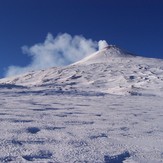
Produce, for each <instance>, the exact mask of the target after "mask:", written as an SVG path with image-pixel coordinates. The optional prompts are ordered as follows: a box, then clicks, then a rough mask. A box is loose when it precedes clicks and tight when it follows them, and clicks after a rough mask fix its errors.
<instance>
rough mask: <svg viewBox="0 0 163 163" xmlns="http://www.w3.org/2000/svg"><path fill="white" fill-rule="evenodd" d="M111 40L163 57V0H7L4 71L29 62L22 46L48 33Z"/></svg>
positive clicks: (2, 18) (1, 22)
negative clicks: (12, 66)
mask: <svg viewBox="0 0 163 163" xmlns="http://www.w3.org/2000/svg"><path fill="white" fill-rule="evenodd" d="M65 32H66V33H68V34H70V35H71V36H72V37H73V36H74V35H83V36H84V37H85V38H87V39H89V38H91V39H92V40H94V41H95V40H96V41H99V40H101V39H102V40H103V39H104V40H106V41H107V42H108V43H110V44H115V45H117V46H119V47H121V48H123V49H126V50H128V51H130V52H133V53H136V54H139V55H142V56H146V57H155V58H163V45H162V43H163V1H162V0H136V1H131V0H123V1H122V0H14V1H12V0H1V4H0V77H3V76H4V74H5V72H6V71H7V69H8V67H9V66H11V65H16V66H22V67H23V66H26V65H28V64H30V62H31V56H30V54H28V55H27V54H23V53H22V49H21V48H22V46H24V45H26V46H28V47H31V46H33V45H35V44H37V43H43V42H44V41H45V38H46V36H47V34H48V33H51V34H52V35H53V37H54V38H55V37H56V36H57V35H58V33H65Z"/></svg>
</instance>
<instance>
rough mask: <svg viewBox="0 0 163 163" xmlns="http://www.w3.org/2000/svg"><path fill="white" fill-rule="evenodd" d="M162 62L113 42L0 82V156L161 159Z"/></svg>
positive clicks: (39, 161)
mask: <svg viewBox="0 0 163 163" xmlns="http://www.w3.org/2000/svg"><path fill="white" fill-rule="evenodd" d="M162 97H163V60H158V59H149V58H143V57H138V56H133V55H132V54H130V53H127V52H124V51H123V50H121V49H119V48H117V47H114V46H108V47H107V48H105V49H103V50H101V51H98V52H96V53H94V54H92V55H91V56H89V57H87V58H85V59H83V60H81V61H79V62H77V63H75V64H72V65H70V66H67V67H62V68H61V67H60V68H59V67H53V68H50V69H47V70H40V71H36V72H29V73H27V74H24V75H20V76H16V77H12V78H6V79H1V80H0V124H1V125H0V131H1V133H0V162H13V163H15V162H36V163H65V162H68V163H79V162H82V163H86V162H87V163H122V162H124V163H161V162H163V125H162V124H163V110H162V107H163V101H162Z"/></svg>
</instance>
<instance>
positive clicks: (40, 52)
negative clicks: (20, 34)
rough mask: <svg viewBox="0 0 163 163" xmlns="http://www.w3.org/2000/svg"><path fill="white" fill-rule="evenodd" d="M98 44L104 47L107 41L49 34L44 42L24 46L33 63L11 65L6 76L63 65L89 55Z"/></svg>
mask: <svg viewBox="0 0 163 163" xmlns="http://www.w3.org/2000/svg"><path fill="white" fill-rule="evenodd" d="M98 44H99V45H100V48H99V49H101V48H102V46H103V45H102V44H105V41H99V43H98V42H97V41H93V40H92V39H86V38H84V37H83V36H79V35H76V36H71V35H69V34H67V33H64V34H59V35H58V36H57V37H55V38H54V37H53V35H52V34H50V33H49V34H48V35H47V37H46V39H45V41H44V43H38V44H35V45H33V46H32V47H28V46H23V47H22V51H23V53H25V54H28V55H29V56H30V57H31V63H30V64H29V65H27V66H26V67H19V66H9V67H8V69H7V71H6V77H9V76H14V75H18V74H22V73H25V72H28V71H32V70H38V69H44V68H48V67H53V66H63V65H68V64H71V63H74V62H76V61H79V60H80V59H82V58H84V57H86V56H87V55H89V54H91V53H93V52H95V51H97V49H98Z"/></svg>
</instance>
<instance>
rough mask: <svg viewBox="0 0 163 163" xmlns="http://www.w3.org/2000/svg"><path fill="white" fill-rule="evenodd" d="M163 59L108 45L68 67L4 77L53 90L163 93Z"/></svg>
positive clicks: (124, 93) (7, 81)
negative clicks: (133, 53) (139, 54)
mask: <svg viewBox="0 0 163 163" xmlns="http://www.w3.org/2000/svg"><path fill="white" fill-rule="evenodd" d="M162 65H163V60H159V59H152V58H143V57H139V56H135V55H132V54H131V53H128V52H126V51H123V50H121V49H119V48H117V47H115V46H108V47H106V48H104V49H102V50H100V51H97V52H96V53H94V54H92V55H90V56H88V57H86V58H84V59H83V60H81V61H79V62H76V63H74V64H72V65H69V66H67V67H60V68H57V67H54V68H50V69H47V70H40V71H36V72H29V73H27V74H24V75H20V76H17V77H12V78H7V79H1V80H0V83H1V85H4V84H12V85H20V86H28V87H30V88H31V87H33V86H35V87H34V88H35V89H36V88H37V89H53V91H54V92H55V91H57V92H59V91H61V92H62V93H67V92H70V93H71V92H87V93H89V92H94V93H95V94H96V93H103V94H107V93H109V94H117V95H147V96H149V95H150V96H151V95H152V96H153V95H159V96H162V95H163V66H162Z"/></svg>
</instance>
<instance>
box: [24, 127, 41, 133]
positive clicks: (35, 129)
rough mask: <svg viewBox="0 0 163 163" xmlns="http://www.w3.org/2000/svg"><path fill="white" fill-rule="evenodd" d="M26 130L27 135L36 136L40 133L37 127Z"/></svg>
mask: <svg viewBox="0 0 163 163" xmlns="http://www.w3.org/2000/svg"><path fill="white" fill-rule="evenodd" d="M26 130H27V132H28V133H31V134H36V133H38V132H39V131H40V129H39V128H38V127H28V128H27V129H26Z"/></svg>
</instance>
